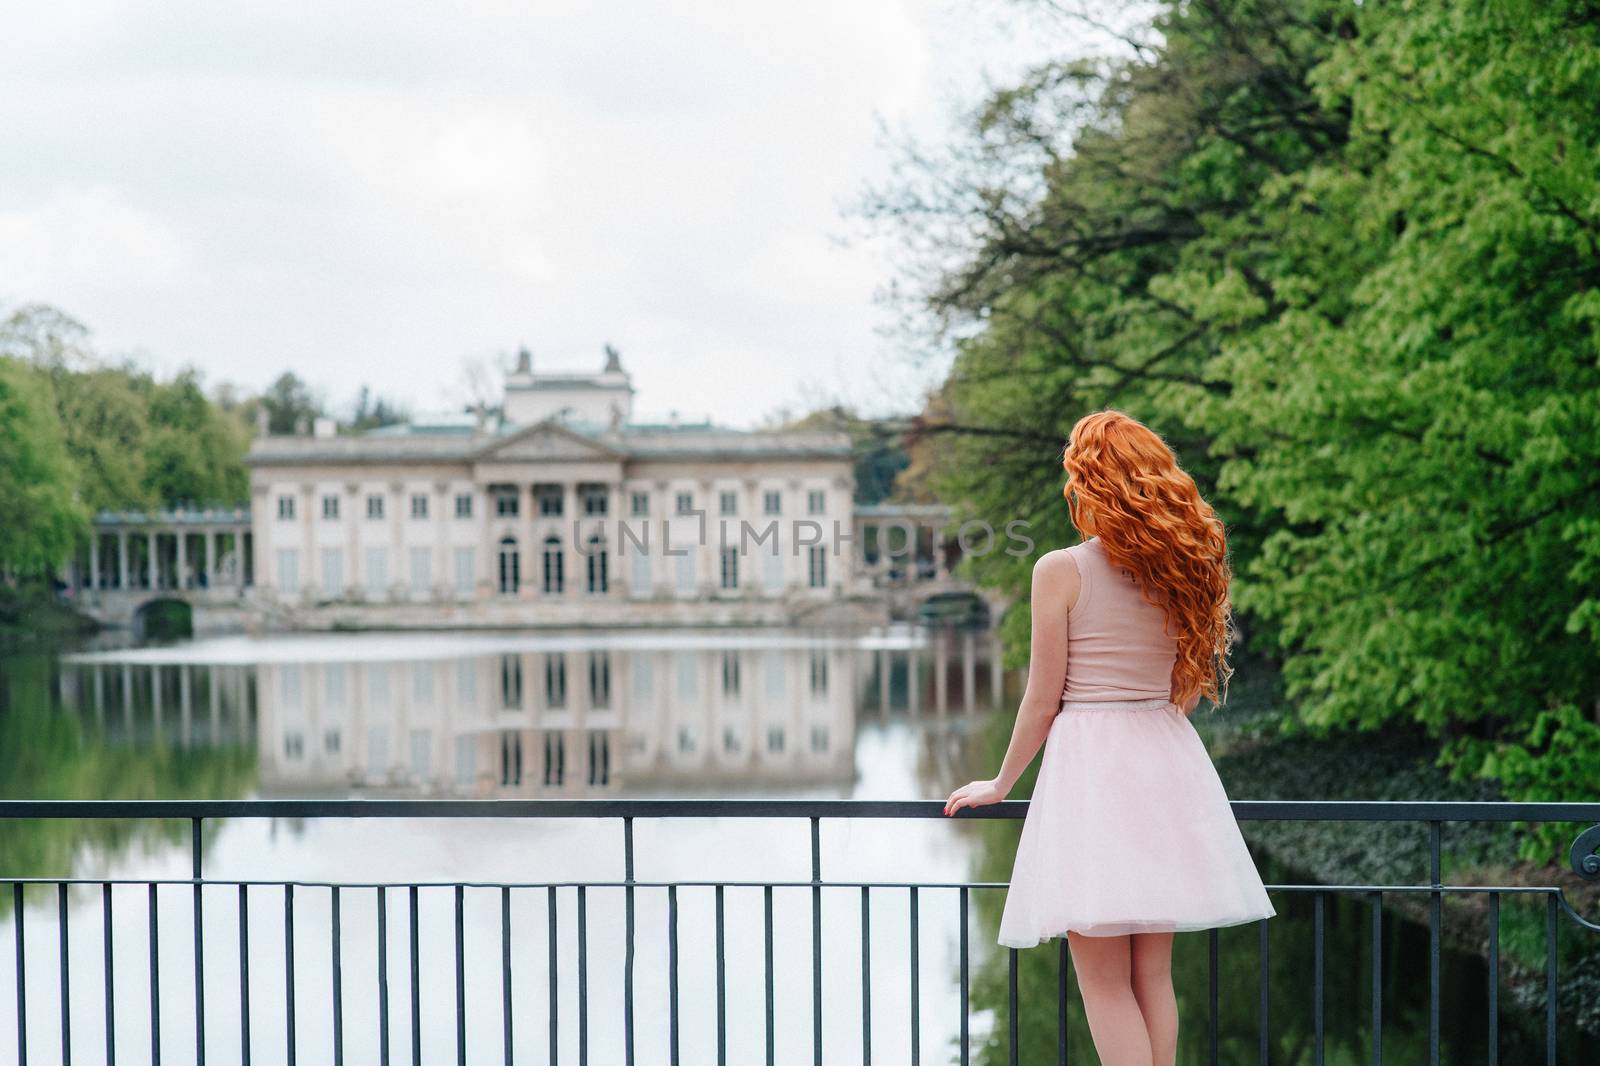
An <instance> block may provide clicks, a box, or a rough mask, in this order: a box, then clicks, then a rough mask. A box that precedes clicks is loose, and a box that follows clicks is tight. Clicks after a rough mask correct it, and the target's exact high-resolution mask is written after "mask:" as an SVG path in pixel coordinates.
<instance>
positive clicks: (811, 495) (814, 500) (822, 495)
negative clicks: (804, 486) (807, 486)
mask: <svg viewBox="0 0 1600 1066" xmlns="http://www.w3.org/2000/svg"><path fill="white" fill-rule="evenodd" d="M827 509H828V494H827V493H826V492H824V491H822V490H821V489H812V490H811V491H810V492H808V493H806V511H807V512H809V513H810V514H822V513H823V512H824V511H826V510H827Z"/></svg>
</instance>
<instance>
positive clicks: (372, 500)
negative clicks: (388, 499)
mask: <svg viewBox="0 0 1600 1066" xmlns="http://www.w3.org/2000/svg"><path fill="white" fill-rule="evenodd" d="M367 517H368V518H382V517H383V497H382V496H379V495H377V494H373V495H371V496H368V497H367Z"/></svg>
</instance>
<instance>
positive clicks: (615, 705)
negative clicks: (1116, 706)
mask: <svg viewBox="0 0 1600 1066" xmlns="http://www.w3.org/2000/svg"><path fill="white" fill-rule="evenodd" d="M997 652H998V647H997V644H996V641H995V639H994V637H993V636H992V635H990V634H987V633H982V632H978V633H972V632H965V633H963V632H950V631H945V632H929V631H924V630H914V629H909V628H907V629H887V630H881V631H874V632H868V633H862V634H857V635H852V636H842V637H841V636H837V635H822V634H814V633H807V632H799V631H771V632H726V631H721V632H712V633H693V632H639V631H629V632H615V633H606V632H585V633H581V634H567V635H561V634H526V635H512V634H495V635H489V634H470V633H445V634H426V635H423V634H383V635H376V634H349V635H325V636H320V635H319V636H294V637H264V638H249V637H227V638H217V639H209V640H198V641H193V642H186V643H182V644H178V645H174V646H166V647H142V648H108V649H104V650H98V651H88V652H80V653H76V654H71V655H64V656H60V657H56V658H49V659H41V658H35V659H30V660H21V659H17V660H11V661H9V662H7V663H6V666H7V670H8V673H9V674H10V675H11V676H10V677H9V678H8V682H9V684H8V690H9V695H8V697H7V706H6V709H5V716H6V718H7V719H8V722H7V729H8V735H7V743H8V744H11V743H16V744H17V745H18V746H20V747H26V748H27V749H29V751H30V752H31V753H32V754H31V756H30V758H29V759H28V760H27V761H26V765H22V764H16V765H12V766H11V767H10V768H9V769H6V770H0V781H3V783H4V789H5V794H6V795H8V796H34V797H37V796H44V795H50V796H58V797H78V798H90V797H111V796H115V797H125V798H154V797H174V798H177V797H208V798H225V797H239V798H256V797H327V796H340V797H665V796H698V797H705V796H744V797H748V796H780V797H793V798H804V797H828V798H879V799H906V798H919V797H920V798H930V799H931V798H942V797H943V796H944V795H945V794H947V793H948V791H949V789H950V788H951V787H952V782H954V781H955V779H956V778H957V777H958V776H961V775H962V774H963V773H965V769H964V767H963V763H964V752H965V751H966V750H967V748H968V746H969V738H970V737H971V736H972V735H973V733H974V731H975V729H976V728H977V726H978V723H979V722H981V720H982V719H983V718H984V717H985V716H987V715H988V714H990V713H991V712H992V710H993V708H994V707H995V706H996V705H997V704H998V703H999V702H1000V697H1001V693H1002V689H1003V687H1004V684H1005V680H1006V679H1005V678H1004V677H1002V675H1001V673H1000V672H999V671H997V670H996V669H995V665H994V664H995V662H996V656H997ZM1013 684H1014V683H1013ZM961 779H962V780H966V778H965V777H961ZM0 833H3V834H4V835H3V836H0V858H3V859H4V860H5V863H6V867H7V869H9V870H18V871H20V872H23V873H26V874H29V875H32V876H60V875H63V874H67V873H70V874H72V875H74V876H77V877H87V878H108V879H117V878H129V879H139V878H174V879H182V878H185V877H187V876H189V850H188V839H187V827H186V826H184V825H181V824H167V825H110V824H103V823H102V824H95V825H89V824H82V823H56V824H50V823H43V824H35V825H31V826H18V825H16V824H14V823H13V824H12V825H10V826H7V827H6V828H5V829H3V830H0ZM973 843H974V839H973V837H972V835H971V834H970V832H969V831H968V830H967V827H964V826H963V827H956V826H952V825H950V824H948V823H944V822H942V821H937V820H929V821H912V822H891V821H882V820H867V821H859V822H848V823H846V822H834V823H824V825H823V829H822V864H823V871H824V875H825V876H826V877H828V878H830V879H857V880H890V881H894V880H927V881H955V880H961V879H963V878H964V877H965V875H966V870H967V869H968V866H969V865H970V862H971V853H972V847H973ZM203 861H204V871H205V875H206V877H207V878H210V879H218V880H230V881H232V880H243V881H251V880H296V881H300V882H309V884H306V885H303V886H302V887H297V888H296V889H295V892H294V899H293V915H292V920H293V927H294V937H293V941H292V951H293V961H292V973H293V982H292V994H293V1001H292V1017H293V1029H294V1043H295V1047H296V1049H297V1051H298V1053H299V1057H300V1060H301V1061H308V1062H320V1061H330V1060H331V1054H332V1052H331V1049H332V1047H333V1043H334V1033H333V1026H334V1011H333V998H334V982H333V978H332V973H333V950H334V938H333V937H332V935H331V925H332V921H331V917H332V913H331V912H332V895H333V892H332V890H331V889H330V888H328V887H324V886H322V885H319V884H317V882H329V881H339V882H344V883H349V882H357V883H362V882H378V881H383V882H398V883H400V884H402V885H403V884H406V883H410V882H418V881H421V882H428V881H434V882H438V881H445V880H450V881H455V880H467V881H472V880H481V881H511V882H518V883H527V882H539V883H543V882H552V881H553V882H562V881H572V880H621V879H622V878H623V876H624V872H623V847H622V830H621V825H620V823H619V822H617V821H610V820H608V821H600V822H581V821H576V820H555V821H551V822H537V821H521V820H515V821H513V820H506V821H493V822H458V821H444V820H428V821H407V822H403V823H402V822H395V821H373V820H346V821H339V820H326V821H324V820H308V821H303V822H301V821H291V820H283V819H274V820H238V819H235V820H228V821H223V822H219V823H217V824H208V825H207V826H206V833H205V838H204V849H203ZM809 867H810V860H809V826H808V824H807V823H806V822H804V821H799V822H793V821H779V820H742V819H718V820H709V821H693V822H687V821H686V822H657V821H650V820H641V821H639V822H637V823H636V825H635V876H636V878H637V879H639V880H641V881H669V880H694V881H712V880H764V881H771V880H792V881H805V880H807V879H808V878H809V877H810V868H809ZM378 896H379V892H378V890H377V889H376V888H369V887H360V888H347V889H343V890H341V891H340V893H339V917H340V933H339V938H338V952H339V966H340V971H341V981H340V983H339V995H340V1007H341V1013H342V1035H343V1044H344V1051H345V1055H346V1056H347V1059H348V1061H351V1062H373V1061H378V1057H379V1054H380V1052H381V1050H382V1048H381V1042H382V1032H381V1029H382V1027H381V1025H380V1022H379V1018H380V998H379V983H378V954H379V952H378V946H379V936H378V919H379V914H378V911H379V906H378V904H379V899H378ZM676 897H677V898H676V908H677V912H678V913H677V938H678V959H679V977H678V997H679V998H678V1002H679V1004H680V1029H679V1040H680V1046H681V1049H682V1060H681V1061H683V1062H714V1061H715V1024H716V956H715V950H714V948H715V939H716V933H715V929H716V924H715V907H716V891H715V889H714V888H712V887H709V886H705V887H701V886H684V887H680V888H679V889H678V890H677V892H676ZM552 899H553V905H554V916H555V917H554V951H553V961H552V939H551V906H552ZM111 901H112V907H111V913H112V919H111V927H112V939H111V945H112V948H113V952H112V962H111V967H112V971H113V979H112V987H113V989H114V1002H113V1010H114V1013H115V1032H116V1051H117V1060H118V1061H119V1062H143V1061H149V1059H150V1058H151V1044H152V1032H151V1024H150V1018H151V1006H150V1004H151V978H150V957H149V944H150V939H151V925H150V901H149V895H148V889H147V888H145V887H144V886H136V885H128V886H116V887H114V888H113V889H112V892H111ZM58 902H59V901H58V899H57V897H56V893H55V889H54V888H53V887H49V886H38V887H33V888H30V889H28V890H27V895H26V900H25V907H24V911H25V914H26V920H25V929H24V932H25V938H24V939H25V963H24V965H25V969H26V972H27V992H28V1005H27V1015H28V1021H29V1025H28V1034H27V1036H28V1048H29V1061H30V1062H38V1063H43V1062H55V1061H59V1060H60V1056H61V1040H60V999H59V990H60V952H59V926H58V921H57V918H58V911H57V907H58ZM104 902H105V901H104V897H103V894H102V890H101V889H100V888H99V887H98V886H82V887H75V888H73V889H72V890H71V892H70V893H69V895H68V929H69V938H68V949H67V951H68V963H69V966H68V970H69V977H68V985H69V988H70V993H69V1008H70V1023H71V1028H72V1031H73V1052H74V1058H75V1059H77V1060H79V1061H99V1060H100V1059H101V1058H102V1057H103V1055H104V1048H105V1028H104V1026H105V985H104V980H103V972H104V967H105V954H104V953H105V940H104V935H103V929H104V924H103V922H104V909H103V908H104ZM504 902H505V901H504V900H503V899H502V896H501V893H500V891H499V889H497V888H492V887H483V888H472V887H469V888H468V889H466V890H465V892H464V893H463V898H462V927H463V937H462V945H463V956H464V958H463V962H464V968H465V972H466V975H467V981H466V985H467V992H466V999H465V1008H466V1017H467V1021H468V1025H467V1032H468V1037H467V1042H468V1052H469V1056H470V1059H471V1061H494V1062H501V1061H504V1058H503V1050H504V1044H503V1040H504V1027H503V1021H502V1019H503V1011H502V1006H503V1000H502V997H503V994H504V992H503V986H502V981H501V974H502V955H501V950H502V949H501V930H502V918H503V917H504V914H503V912H502V905H503V903H504ZM582 902H583V908H584V915H583V917H584V921H583V923H582V932H583V955H584V958H583V963H584V969H585V973H584V974H583V975H582V977H583V978H584V983H585V986H586V991H587V996H586V1011H587V1049H586V1050H587V1052H588V1057H589V1061H591V1062H595V1063H605V1062H618V1061H621V1058H622V1040H623V1034H622V1027H621V1024H620V1023H621V1019H622V1017H623V1002H622V1000H623V996H622V980H621V975H622V972H623V965H624V945H625V938H624V935H623V931H624V912H623V904H624V900H623V893H622V891H621V889H617V888H603V887H595V888H589V889H587V890H586V891H585V893H584V899H583V901H582ZM636 904H637V923H638V924H637V935H636V944H637V948H636V957H635V1002H636V1013H635V1023H636V1027H637V1028H636V1036H635V1041H636V1043H635V1047H636V1051H637V1061H638V1062H640V1063H651V1062H665V1061H667V1056H666V1045H667V1043H668V1037H669V1030H668V1025H669V1014H668V1011H667V1009H666V1007H667V1004H668V1001H669V996H670V992H671V990H670V988H669V984H668V950H669V944H668V941H669V936H668V933H669V917H670V916H669V904H670V901H669V899H668V893H667V890H666V889H664V888H641V889H638V890H637V896H636ZM578 906H579V899H578V892H577V890H576V889H575V888H572V887H559V888H557V889H556V891H555V892H554V895H553V897H552V895H551V893H550V892H549V891H548V890H547V889H546V888H543V887H530V888H521V889H516V890H513V892H512V893H511V895H510V899H509V924H510V928H511V934H512V935H511V947H512V951H511V956H512V959H511V971H512V974H511V976H512V980H511V995H512V1004H513V1009H512V1016H513V1038H512V1043H513V1061H516V1062H545V1061H548V1058H549V1054H550V1045H551V1040H552V1039H554V1040H555V1042H556V1046H557V1050H558V1052H559V1054H560V1056H561V1060H562V1061H571V1062H576V1061H578V1052H579V1047H578V1040H579V1028H580V1017H579V1010H580V1003H579V996H578V988H579V979H580V974H579V942H578V941H579V926H580V923H579V921H578ZM723 906H724V920H725V925H724V938H725V944H726V945H727V949H726V951H725V959H726V967H727V995H726V1002H725V1011H726V1017H727V1026H728V1034H729V1035H728V1041H729V1054H730V1061H734V1062H749V1061H758V1060H759V1058H760V1056H761V1055H762V1054H763V1052H764V1045H765V1040H766V1030H765V1022H764V1004H765V989H764V923H763V908H764V899H763V891H762V890H761V889H760V888H740V887H729V888H727V889H725V890H724V899H723ZM870 907H871V910H870V915H869V918H870V930H871V937H870V940H871V945H870V946H871V984H870V999H871V1014H872V1017H873V1019H874V1021H875V1022H876V1024H875V1025H874V1029H873V1033H872V1038H871V1039H872V1045H873V1052H874V1054H876V1055H878V1056H880V1057H881V1059H882V1061H886V1062H899V1061H909V1059H910V1042H911V1039H912V1033H911V1030H910V1026H909V1024H907V1022H906V1019H907V1018H908V1017H909V1005H910V1002H909V1001H910V983H911V981H910V978H911V973H910V955H911V944H910V933H909V927H910V922H909V894H908V893H907V892H906V891H904V890H888V889H884V890H877V891H874V893H873V894H872V898H871V901H870ZM0 908H4V910H3V911H0V913H3V914H4V915H5V925H4V927H3V928H0V943H3V944H6V945H10V944H11V943H12V942H13V941H14V934H15V929H14V925H13V924H12V923H14V916H13V915H11V913H10V911H11V900H10V899H9V898H8V899H5V900H3V901H0ZM193 908H194V901H193V894H192V890H191V889H190V888H189V887H188V886H184V885H173V886H170V887H163V888H161V889H160V890H158V893H157V903H156V934H155V935H156V938H157V942H158V944H159V953H158V963H159V975H158V977H157V985H156V993H157V999H158V1007H157V1010H158V1012H159V1018H160V1044H161V1049H162V1056H161V1061H162V1062H163V1063H183V1062H192V1061H195V1051H194V1044H195V1011H194V1003H195V975H194V955H193V950H194V948H193V922H194V910H193ZM918 909H919V923H918V924H919V937H918V945H917V946H918V954H919V964H920V1008H921V1009H920V1040H921V1047H922V1051H923V1054H924V1055H925V1056H927V1058H926V1061H930V1062H936V1061H943V1060H944V1059H945V1058H946V1057H947V1056H946V1054H945V1052H946V1051H947V1049H948V1046H949V1043H950V1040H951V1039H952V1038H953V1036H954V1034H955V1031H956V1030H955V1020H956V1018H957V1016H958V1002H957V998H956V997H957V988H956V986H955V985H954V983H953V981H952V980H951V975H952V973H953V971H954V968H955V966H956V955H955V951H956V946H957V936H958V908H957V900H956V895H955V893H954V891H953V890H944V891H941V890H934V889H928V890H923V891H922V892H921V898H920V899H919V907H918ZM202 913H203V922H202V933H203V936H204V940H205V952H204V958H205V974H204V982H205V988H204V992H205V995H204V1001H205V1029H206V1039H205V1044H206V1061H207V1062H213V1063H224V1062H237V1061H240V1060H241V1054H240V1045H241V1040H242V1025H241V1017H240V1004H241V1002H242V999H243V996H244V994H245V993H244V991H243V990H242V980H241V971H240V966H239V952H240V943H241V935H240V929H241V921H240V896H239V891H238V890H237V889H236V888H234V887H232V886H215V887H208V888H206V889H205V890H204V892H203V897H202ZM773 913H774V923H773V956H774V996H775V1000H776V1002H777V1004H778V1010H777V1020H776V1027H775V1032H774V1043H775V1046H776V1051H777V1058H778V1061H780V1062H795V1063H800V1062H810V1061H811V1039H812V1027H813V1019H812V1014H811V987H812V986H811V982H812V975H811V894H810V890H809V889H807V888H778V889H775V890H774V892H773ZM245 914H246V919H247V920H246V921H245V922H244V923H243V927H244V933H245V936H246V937H247V940H248V946H247V950H248V956H247V958H248V965H247V967H246V970H245V974H244V976H243V979H244V980H245V981H247V982H248V996H249V1018H250V1035H249V1039H250V1046H251V1052H252V1058H253V1059H254V1060H255V1061H258V1062H281V1061H285V1060H286V1052H287V1046H286V1045H287V1041H288V1035H287V1034H288V1030H289V1019H290V1015H291V1001H290V987H289V982H288V981H286V974H287V973H288V972H290V964H289V962H288V954H287V950H286V944H287V943H288V938H287V937H286V930H287V925H288V922H287V917H286V916H287V908H286V901H285V893H284V890H283V889H282V888H280V887H273V886H259V887H252V888H250V889H249V890H248V895H247V899H246V903H245ZM822 917H823V944H822V954H823V973H824V976H825V989H824V1009H823V1038H824V1045H825V1054H826V1060H827V1061H830V1062H832V1061H860V1058H861V1045H862V1024H861V1004H862V1001H863V997H862V981H861V972H862V966H861V951H860V944H861V898H860V890H859V889H852V888H839V889H828V890H825V891H824V893H823V900H822ZM384 918H385V923H384V924H385V936H384V941H385V948H386V952H385V954H386V960H385V961H386V963H387V980H388V996H387V1011H388V1022H389V1024H388V1030H389V1032H388V1037H389V1053H390V1055H391V1058H392V1060H393V1061H397V1062H398V1061H410V1056H411V1052H412V1041H413V1019H412V987H411V919H410V899H409V892H408V890H407V889H406V888H404V887H401V888H394V889H390V890H388V892H387V893H386V898H385V900H384ZM982 939H983V937H982V936H981V934H979V933H978V932H977V931H976V930H974V931H973V942H974V947H975V951H976V952H977V953H979V954H981V951H982V947H981V945H980V944H979V943H978V942H979V941H981V940H982ZM7 954H8V955H9V954H10V950H9V947H8V949H7ZM417 958H418V965H417V1002H418V1003H419V1005H420V1009H419V1011H418V1018H417V1021H418V1023H419V1025H418V1027H417V1031H416V1039H417V1040H418V1043H419V1046H420V1049H421V1057H422V1061H424V1062H445V1061H455V1054H456V995H455V899H454V890H453V889H452V888H449V887H422V888H421V889H419V890H418V892H417ZM8 962H9V959H8ZM552 967H553V970H552ZM552 973H553V974H554V978H555V980H554V988H555V993H554V1011H555V1016H556V1025H555V1035H554V1037H553V1038H552V1036H551V1024H550V1014H551V1009H552V994H551V988H552ZM15 1002H16V998H15V975H14V968H13V967H12V966H10V965H5V966H0V1003H5V1004H7V1005H8V1010H7V1011H6V1013H11V1011H10V1010H9V1005H10V1004H14V1003H15ZM11 1028H12V1026H11V1024H10V1023H9V1022H0V1063H4V1062H8V1061H12V1060H14V1058H15V1054H16V1042H15V1037H14V1031H12V1032H8V1031H6V1030H9V1029H11ZM8 1056H9V1058H8Z"/></svg>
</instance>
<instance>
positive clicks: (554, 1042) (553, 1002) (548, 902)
mask: <svg viewBox="0 0 1600 1066" xmlns="http://www.w3.org/2000/svg"><path fill="white" fill-rule="evenodd" d="M545 911H546V925H547V927H548V929H549V933H548V935H547V938H546V939H547V940H548V941H549V947H550V950H549V952H548V954H549V956H550V981H549V985H550V1062H551V1063H552V1064H554V1063H555V1061H556V1060H557V1058H559V1052H558V1038H559V1036H560V1031H559V1025H560V1016H561V1015H560V985H559V983H558V978H559V976H560V975H559V972H558V969H557V966H558V962H559V959H558V957H557V954H556V886H555V885H550V886H549V887H548V888H546V889H545Z"/></svg>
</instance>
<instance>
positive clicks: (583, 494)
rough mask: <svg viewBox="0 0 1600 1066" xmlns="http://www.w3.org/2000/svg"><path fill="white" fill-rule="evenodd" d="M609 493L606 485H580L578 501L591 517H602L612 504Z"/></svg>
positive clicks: (584, 511) (585, 512)
mask: <svg viewBox="0 0 1600 1066" xmlns="http://www.w3.org/2000/svg"><path fill="white" fill-rule="evenodd" d="M609 495H610V494H609V493H608V492H607V490H606V487H605V486H604V485H579V486H578V502H579V506H580V507H582V508H583V513H584V514H586V515H589V516H590V517H600V516H603V515H604V514H605V513H606V510H607V508H608V507H609V506H610V499H609Z"/></svg>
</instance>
